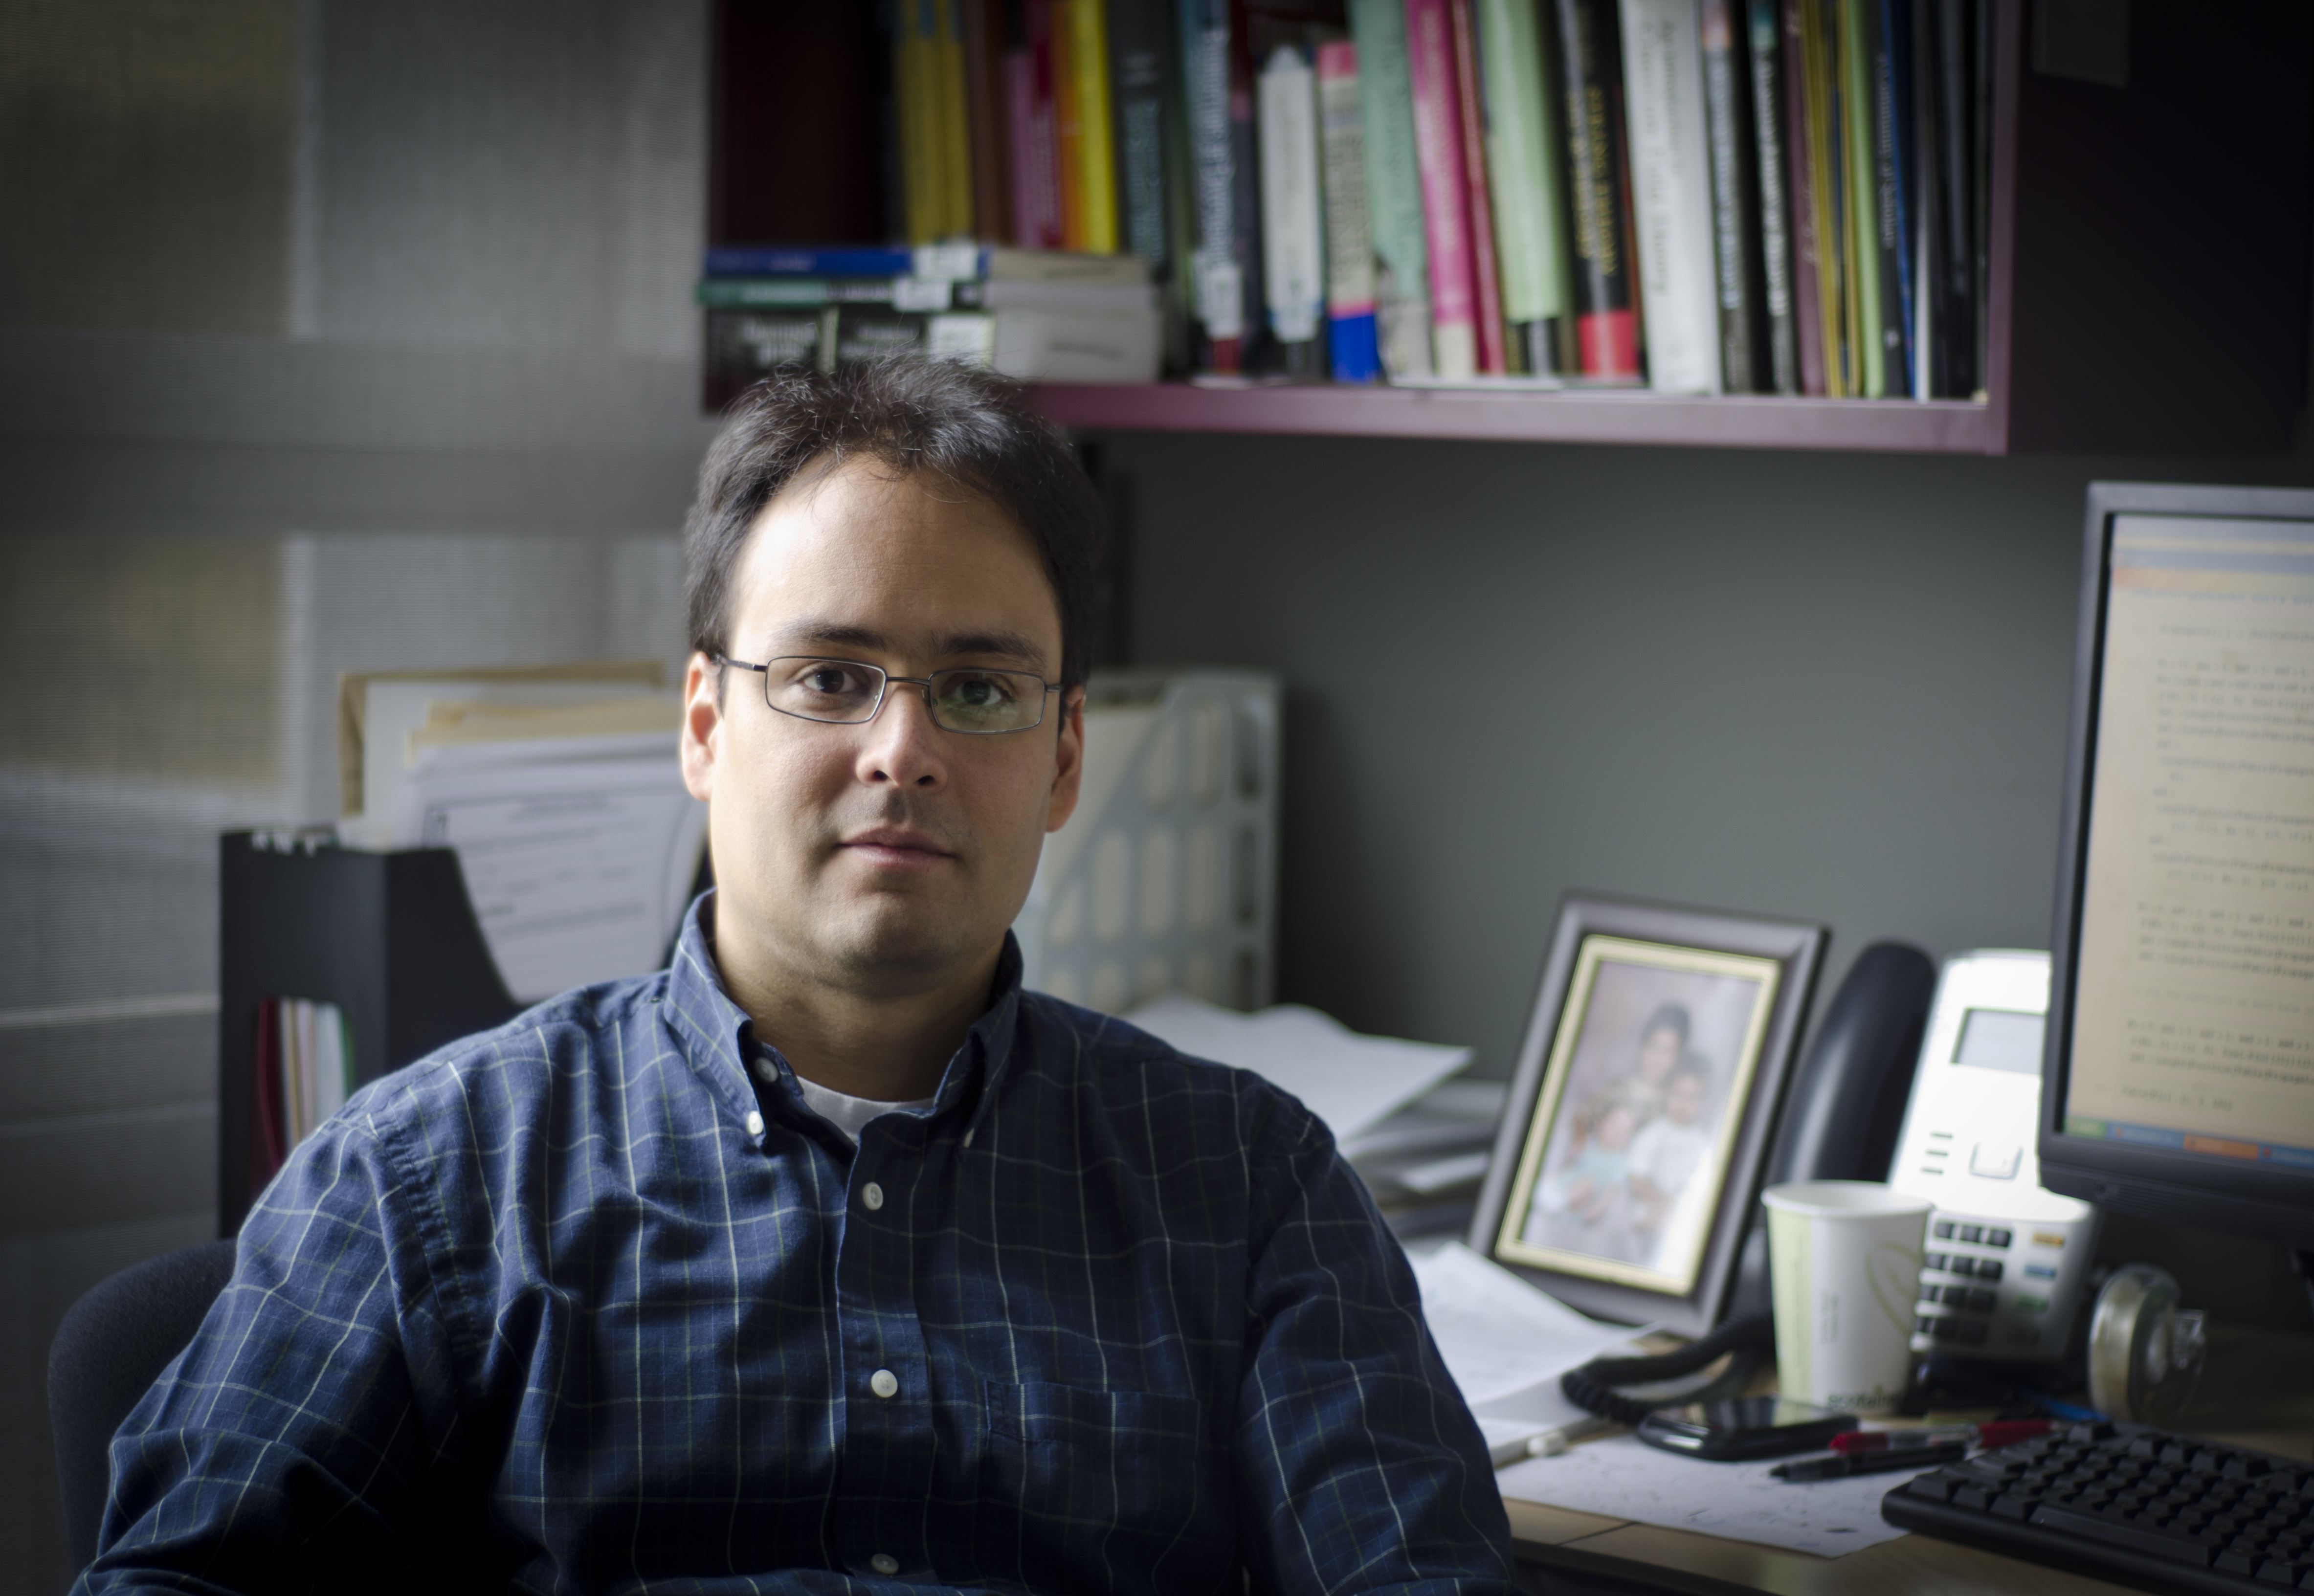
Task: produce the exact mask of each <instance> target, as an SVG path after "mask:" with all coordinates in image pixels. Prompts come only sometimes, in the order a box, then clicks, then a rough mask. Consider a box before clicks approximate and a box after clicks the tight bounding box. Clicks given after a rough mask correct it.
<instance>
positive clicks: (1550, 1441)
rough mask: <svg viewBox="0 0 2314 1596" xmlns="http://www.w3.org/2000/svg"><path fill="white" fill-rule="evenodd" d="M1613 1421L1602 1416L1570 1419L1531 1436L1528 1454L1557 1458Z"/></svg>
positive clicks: (1527, 1449) (1528, 1441) (1527, 1444)
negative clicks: (1586, 1436)
mask: <svg viewBox="0 0 2314 1596" xmlns="http://www.w3.org/2000/svg"><path fill="white" fill-rule="evenodd" d="M1612 1422H1613V1421H1612V1420H1611V1419H1602V1418H1580V1419H1569V1420H1568V1421H1567V1423H1565V1424H1560V1425H1558V1426H1557V1427H1556V1428H1553V1429H1550V1430H1545V1431H1544V1432H1543V1433H1541V1434H1540V1435H1535V1436H1530V1437H1529V1438H1528V1440H1527V1443H1526V1455H1527V1456H1528V1457H1530V1458H1555V1457H1557V1456H1559V1453H1561V1452H1563V1451H1566V1450H1567V1449H1568V1447H1570V1446H1572V1445H1573V1444H1574V1443H1575V1442H1578V1441H1580V1440H1582V1439H1583V1438H1584V1437H1585V1435H1594V1434H1596V1433H1598V1432H1600V1431H1602V1430H1603V1429H1605V1428H1606V1427H1607V1426H1608V1425H1609V1424H1612Z"/></svg>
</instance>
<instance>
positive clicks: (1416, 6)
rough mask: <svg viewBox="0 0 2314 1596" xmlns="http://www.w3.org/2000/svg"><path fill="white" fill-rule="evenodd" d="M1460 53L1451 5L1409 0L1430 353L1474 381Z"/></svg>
mask: <svg viewBox="0 0 2314 1596" xmlns="http://www.w3.org/2000/svg"><path fill="white" fill-rule="evenodd" d="M1454 54H1455V52H1454V23H1453V12H1452V5H1451V0H1406V59H1407V75H1408V79H1409V84H1411V86H1412V89H1413V94H1414V141H1415V153H1416V156H1417V159H1418V162H1419V163H1420V168H1421V172H1422V219H1423V237H1424V241H1425V242H1426V243H1427V244H1428V246H1429V251H1428V254H1429V266H1430V338H1431V348H1432V352H1433V355H1434V357H1435V361H1436V364H1437V372H1438V375H1440V376H1442V377H1447V378H1460V377H1468V376H1471V375H1475V374H1476V373H1477V371H1478V369H1479V326H1478V311H1479V306H1478V281H1477V276H1476V272H1475V269H1474V266H1473V262H1472V260H1471V216H1470V190H1469V187H1468V184H1467V182H1466V181H1465V178H1464V173H1463V170H1462V106H1461V98H1462V96H1461V93H1460V90H1459V88H1458V86H1457V84H1458V75H1457V72H1456V69H1455V62H1454Z"/></svg>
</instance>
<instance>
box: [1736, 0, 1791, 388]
mask: <svg viewBox="0 0 2314 1596" xmlns="http://www.w3.org/2000/svg"><path fill="white" fill-rule="evenodd" d="M1745 26H1746V31H1747V32H1748V33H1749V35H1750V42H1751V47H1752V52H1751V67H1752V140H1753V169H1754V170H1755V171H1756V172H1758V174H1759V186H1760V194H1759V216H1760V285H1761V297H1762V301H1763V302H1764V308H1765V309H1766V312H1767V331H1768V340H1767V341H1768V373H1767V375H1768V380H1769V382H1770V384H1771V385H1772V386H1773V389H1774V391H1775V392H1778V393H1797V392H1799V391H1800V360H1799V328H1798V318H1797V316H1796V315H1795V314H1794V313H1793V307H1794V305H1795V304H1796V303H1797V300H1796V298H1795V295H1794V292H1793V288H1794V284H1793V281H1792V277H1793V273H1792V226H1791V222H1792V216H1793V207H1792V203H1791V195H1790V192H1789V190H1788V185H1787V183H1786V181H1785V180H1786V176H1787V173H1788V171H1789V163H1788V160H1787V158H1786V152H1785V148H1784V115H1785V93H1784V64H1783V51H1782V48H1781V46H1782V42H1783V21H1782V18H1781V17H1780V15H1779V14H1778V9H1777V0H1750V4H1749V7H1748V9H1747V13H1746V17H1745Z"/></svg>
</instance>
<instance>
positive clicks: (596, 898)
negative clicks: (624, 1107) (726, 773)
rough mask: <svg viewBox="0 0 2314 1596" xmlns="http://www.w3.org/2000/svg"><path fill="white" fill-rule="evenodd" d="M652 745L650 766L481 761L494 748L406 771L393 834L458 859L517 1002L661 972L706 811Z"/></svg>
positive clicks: (469, 750)
mask: <svg viewBox="0 0 2314 1596" xmlns="http://www.w3.org/2000/svg"><path fill="white" fill-rule="evenodd" d="M653 741H654V742H655V743H656V744H657V745H658V754H657V757H653V758H631V759H595V760H560V761H557V760H544V761H541V760H535V759H530V758H525V757H521V756H520V754H517V755H516V756H515V757H514V758H512V759H510V760H509V761H508V762H505V763H485V761H486V760H487V757H488V754H489V753H490V750H491V749H494V748H503V747H505V746H507V745H482V746H481V747H464V748H455V749H439V750H435V751H433V753H434V757H433V758H431V759H428V760H425V761H421V763H420V768H419V769H417V770H415V771H412V772H409V780H408V783H407V786H406V788H405V800H404V801H405V808H404V811H403V815H404V824H406V826H407V831H406V833H404V834H406V835H407V836H408V837H409V839H410V841H411V842H414V843H419V844H422V845H426V846H431V847H450V848H455V849H456V850H457V851H458V865H459V868H460V869H462V870H463V871H464V874H465V877H466V894H467V895H468V896H469V897H471V898H472V899H473V904H474V913H475V916H476V918H477V919H478V920H480V921H481V928H482V937H483V939H484V940H485V941H486V942H488V943H489V945H490V956H491V957H492V958H494V959H495V960H497V962H498V966H499V974H500V975H501V976H503V977H504V978H505V980H506V983H507V990H508V992H511V993H512V994H513V995H514V996H515V997H516V998H517V999H518V1000H520V1001H525V1002H529V1001H535V1000H537V999H539V998H544V997H552V995H553V994H554V993H556V992H563V991H566V990H568V989H569V988H570V987H573V986H579V985H582V984H584V983H587V982H590V981H606V980H613V979H615V978H618V977H621V976H626V975H641V974H649V972H650V971H653V970H656V969H658V967H659V966H661V965H662V964H664V963H665V962H666V957H667V944H668V943H669V942H670V941H671V940H672V939H673V938H674V935H675V931H676V924H677V922H678V921H680V919H681V917H682V914H683V910H684V904H685V903H686V901H687V899H688V896H689V894H690V890H691V883H692V879H693V877H694V876H695V875H696V873H697V871H698V868H699V849H700V842H701V839H702V836H703V835H704V834H705V830H706V824H707V807H706V806H705V805H703V804H702V803H700V802H699V801H698V800H697V799H695V798H693V797H692V796H691V794H690V793H689V792H687V791H685V790H684V785H683V776H682V772H681V770H680V768H679V767H678V766H677V765H676V759H675V739H674V738H673V737H672V736H664V735H662V736H659V737H658V738H655V739H653ZM525 752H535V749H534V748H533V749H531V750H527V751H525Z"/></svg>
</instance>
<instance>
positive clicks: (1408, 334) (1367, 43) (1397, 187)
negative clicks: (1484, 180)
mask: <svg viewBox="0 0 2314 1596" xmlns="http://www.w3.org/2000/svg"><path fill="white" fill-rule="evenodd" d="M1349 14H1350V32H1351V36H1352V38H1353V39H1354V40H1356V47H1357V59H1358V110H1359V115H1360V119H1361V127H1362V131H1363V135H1364V137H1365V149H1366V216H1367V218H1368V222H1369V225H1371V227H1372V229H1373V252H1374V263H1375V264H1374V315H1375V320H1376V322H1377V328H1376V331H1377V334H1378V336H1379V339H1380V343H1381V348H1382V369H1383V370H1384V371H1385V372H1387V373H1389V374H1390V375H1391V376H1427V375H1430V372H1431V369H1432V366H1431V354H1430V269H1429V251H1428V248H1427V246H1426V244H1425V242H1424V241H1423V217H1422V176H1421V168H1420V165H1419V163H1418V161H1417V159H1416V155H1415V140H1414V91H1413V88H1412V85H1411V84H1409V81H1408V77H1407V61H1406V8H1405V6H1404V4H1403V3H1402V0H1350V4H1349Z"/></svg>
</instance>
